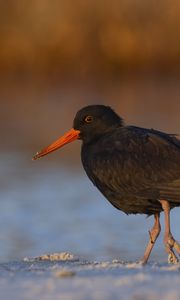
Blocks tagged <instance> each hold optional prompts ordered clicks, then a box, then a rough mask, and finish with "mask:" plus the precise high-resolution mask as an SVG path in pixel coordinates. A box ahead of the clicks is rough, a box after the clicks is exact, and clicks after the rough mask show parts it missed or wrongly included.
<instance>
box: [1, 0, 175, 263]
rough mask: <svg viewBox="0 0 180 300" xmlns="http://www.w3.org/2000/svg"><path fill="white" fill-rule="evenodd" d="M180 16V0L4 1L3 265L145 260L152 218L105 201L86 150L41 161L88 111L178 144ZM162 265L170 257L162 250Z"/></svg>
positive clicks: (157, 254)
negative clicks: (61, 256)
mask: <svg viewBox="0 0 180 300" xmlns="http://www.w3.org/2000/svg"><path fill="white" fill-rule="evenodd" d="M179 17H180V2H179V1H177V0H160V1H158V2H157V1H154V0H151V1H150V0H147V1H143V0H135V1H134V0H121V1H116V0H112V1H106V0H103V1H101V0H96V1H94V0H86V1H81V0H76V1H72V0H66V1H65V0H62V1H57V0H53V1H50V0H28V1H27V0H24V1H20V0H16V1H13V0H9V1H5V0H1V1H0V101H1V102H0V103H1V109H0V125H1V126H0V128H1V149H0V154H1V156H0V159H1V168H0V176H1V180H0V187H1V189H0V192H1V197H0V245H1V246H0V261H5V260H10V259H18V258H22V257H24V256H37V255H40V254H42V253H47V252H58V251H65V250H68V251H71V252H73V253H76V254H78V255H83V256H84V257H88V258H92V259H105V258H107V259H112V258H119V259H129V260H134V259H137V258H139V257H140V256H141V255H142V253H143V251H144V244H145V243H146V242H147V240H148V233H147V230H148V229H150V227H151V225H152V221H151V218H148V219H146V218H145V216H129V217H127V216H125V215H124V214H123V213H121V212H119V211H117V210H115V209H114V208H113V207H112V206H111V205H110V204H109V203H108V202H107V201H106V200H105V199H103V196H102V195H100V193H99V192H98V191H97V190H96V189H95V188H94V187H93V185H92V183H91V182H90V181H89V180H88V179H87V178H86V175H85V173H84V171H83V169H82V166H81V162H80V142H76V143H74V144H70V145H67V146H66V147H65V148H63V149H61V151H58V152H56V153H53V154H52V155H50V156H47V157H45V158H44V159H42V160H40V161H37V162H32V161H31V157H32V156H33V154H34V153H36V152H37V150H40V149H41V148H42V147H44V146H46V145H48V144H49V143H50V142H52V141H53V140H54V139H56V138H57V137H59V136H60V135H61V134H62V133H64V131H67V130H68V129H70V128H71V126H72V120H73V117H74V114H75V113H76V111H77V110H78V109H79V108H81V107H82V106H84V105H86V104H93V103H94V104H107V105H110V106H112V107H113V108H114V109H115V110H116V111H117V112H118V113H119V114H120V115H121V116H122V117H123V118H124V119H125V121H126V122H127V123H129V124H136V125H138V126H143V127H151V128H152V127H153V128H157V129H159V130H164V131H167V132H169V133H177V134H179V133H180V119H179V111H180V38H179V37H180V22H179ZM178 214H179V208H177V209H175V210H174V211H173V212H172V219H173V220H172V228H173V231H174V234H175V235H176V236H177V238H178V235H179V232H178V229H179V226H180V221H179V217H178ZM160 241H161V242H162V238H161V239H160ZM152 259H154V260H155V259H161V260H165V259H166V255H165V254H164V252H163V246H162V245H161V243H160V242H159V243H158V244H157V247H156V248H155V250H154V252H153V255H152Z"/></svg>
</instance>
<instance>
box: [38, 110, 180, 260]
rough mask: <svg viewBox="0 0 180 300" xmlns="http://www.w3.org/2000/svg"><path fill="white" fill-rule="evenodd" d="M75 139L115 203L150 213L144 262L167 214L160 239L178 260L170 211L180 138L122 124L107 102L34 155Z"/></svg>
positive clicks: (177, 183) (179, 168) (179, 194)
mask: <svg viewBox="0 0 180 300" xmlns="http://www.w3.org/2000/svg"><path fill="white" fill-rule="evenodd" d="M76 139H80V140H82V149H81V159H82V164H83V166H84V169H85V171H86V173H87V175H88V177H89V178H90V180H91V181H92V182H93V183H94V185H95V186H96V187H97V188H98V189H99V190H100V191H101V193H102V194H103V195H104V196H105V197H106V198H107V199H108V200H109V201H110V202H111V204H112V205H113V206H115V207H116V208H117V209H120V210H121V211H123V212H125V213H126V214H137V213H140V214H147V215H154V226H153V228H152V229H151V230H150V231H149V235H150V239H149V243H148V245H147V247H146V250H145V253H144V256H143V258H142V260H141V263H142V264H145V263H146V262H147V261H148V258H149V255H150V253H151V251H152V248H153V246H154V244H155V241H156V239H157V237H158V235H159V233H160V230H161V226H160V220H159V219H160V213H161V211H164V215H165V234H164V244H165V249H166V251H167V253H168V260H169V262H172V263H176V262H178V258H177V256H176V254H175V251H176V252H177V254H178V255H180V245H179V243H178V242H177V241H176V240H175V239H174V237H173V235H172V233H171V229H170V210H171V209H172V208H174V207H176V206H180V140H179V139H178V138H177V137H176V136H175V135H171V134H167V133H164V132H160V131H157V130H154V129H145V128H140V127H136V126H126V125H125V124H124V122H123V120H122V118H121V117H119V116H118V115H117V114H116V113H115V112H114V111H113V110H112V109H111V108H110V107H109V106H104V105H90V106H86V107H84V108H82V109H81V110H79V111H78V112H77V114H76V116H75V119H74V123H73V129H71V130H70V131H69V132H67V133H66V134H65V135H63V136H62V137H60V138H59V139H58V140H57V141H55V142H54V143H52V144H51V145H49V146H48V147H46V148H44V149H43V150H42V151H40V152H38V153H37V154H36V155H35V156H34V158H33V159H34V160H35V159H37V158H40V157H42V156H44V155H46V154H48V153H50V152H52V151H55V150H56V149H58V148H60V147H62V146H63V145H65V144H67V143H70V142H72V141H74V140H76Z"/></svg>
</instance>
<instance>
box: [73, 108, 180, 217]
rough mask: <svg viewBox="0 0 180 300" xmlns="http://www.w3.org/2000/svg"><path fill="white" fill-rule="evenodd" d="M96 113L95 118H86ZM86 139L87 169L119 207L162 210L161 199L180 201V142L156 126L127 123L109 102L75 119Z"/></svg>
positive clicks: (84, 157)
mask: <svg viewBox="0 0 180 300" xmlns="http://www.w3.org/2000/svg"><path fill="white" fill-rule="evenodd" d="M87 115H92V116H93V121H92V122H91V123H85V122H84V121H83V120H84V119H85V117H86V116H87ZM73 127H74V128H75V129H78V130H80V132H81V133H80V138H81V139H82V140H83V144H82V151H81V158H82V163H83V166H84V169H85V171H86V173H87V175H88V177H89V178H90V180H91V181H92V182H93V183H94V185H95V186H96V187H97V188H98V189H99V190H100V191H101V192H102V194H103V195H104V196H105V197H106V198H107V199H108V200H109V201H110V202H111V204H112V205H114V206H115V207H116V208H118V209H120V210H122V211H124V212H125V213H127V214H130V213H134V214H136V213H145V214H154V213H155V212H160V211H162V206H161V204H160V203H159V201H158V199H162V197H163V199H167V200H168V201H169V202H170V206H171V208H172V207H174V206H180V141H179V140H178V139H177V138H176V137H175V136H174V135H169V134H166V133H163V132H160V131H156V130H153V129H144V128H139V127H135V126H126V125H124V123H123V121H122V119H121V118H120V117H118V116H117V114H116V113H115V112H114V111H113V110H112V109H111V108H110V107H105V106H103V105H96V106H88V107H85V108H83V109H82V110H80V111H79V112H78V113H77V115H76V117H75V120H74V126H73Z"/></svg>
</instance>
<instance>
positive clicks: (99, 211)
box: [0, 152, 180, 262]
mask: <svg viewBox="0 0 180 300" xmlns="http://www.w3.org/2000/svg"><path fill="white" fill-rule="evenodd" d="M30 156H31V154H30V153H28V154H27V153H26V154H24V153H18V152H17V153H14V152H10V153H2V154H1V158H0V159H1V168H0V177H1V178H0V179H1V180H0V186H1V198H0V245H1V246H0V261H1V262H3V261H7V260H13V259H21V258H23V257H25V256H29V257H33V256H38V255H40V254H43V253H47V252H62V251H69V252H72V253H75V254H77V255H83V256H84V257H86V258H92V259H94V260H101V259H102V260H103V259H113V258H117V259H121V260H132V261H134V260H137V259H139V258H140V257H141V256H142V254H143V251H144V248H145V244H146V243H147V240H148V230H149V229H150V228H151V226H152V218H146V216H144V215H141V216H140V215H137V216H133V215H132V216H126V215H125V214H123V213H122V212H120V211H118V210H116V209H115V208H114V207H112V206H111V205H110V204H109V203H108V201H107V200H106V199H105V198H104V197H103V196H102V195H101V194H100V192H99V191H98V190H97V189H96V188H95V187H94V186H93V185H92V183H91V182H90V181H89V179H88V178H87V177H86V175H85V173H84V171H83V169H82V167H81V166H80V165H78V166H73V167H72V168H71V167H70V166H69V164H68V163H67V162H62V161H61V163H56V162H55V160H51V159H49V158H45V159H42V160H40V161H37V162H32V161H31V159H30ZM179 212H180V209H179V208H176V209H174V210H173V211H172V213H171V219H172V231H173V233H174V236H175V237H176V238H177V240H178V239H180V236H179V228H180V219H179ZM161 219H162V225H163V218H162V217H161ZM162 229H163V226H162ZM151 260H153V261H157V260H158V261H166V254H165V252H164V249H163V244H162V235H161V237H160V238H159V241H158V242H157V245H156V246H155V248H154V250H153V253H152V256H151Z"/></svg>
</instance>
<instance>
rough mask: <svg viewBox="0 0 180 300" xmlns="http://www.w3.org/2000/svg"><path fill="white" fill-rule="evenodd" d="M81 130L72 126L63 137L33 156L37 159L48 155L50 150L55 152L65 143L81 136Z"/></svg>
mask: <svg viewBox="0 0 180 300" xmlns="http://www.w3.org/2000/svg"><path fill="white" fill-rule="evenodd" d="M79 134H80V131H79V130H75V129H74V128H72V129H71V130H69V131H68V132H67V133H65V134H64V135H63V136H62V137H60V138H59V139H58V140H57V141H55V142H54V143H52V144H51V145H49V146H48V147H46V148H44V149H42V150H41V151H40V152H37V153H36V155H35V156H34V157H33V160H36V159H38V158H40V157H42V156H45V155H47V154H48V153H50V152H53V151H55V150H57V149H59V148H61V147H63V146H64V145H66V144H68V143H71V142H73V141H75V140H77V139H78V138H79Z"/></svg>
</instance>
